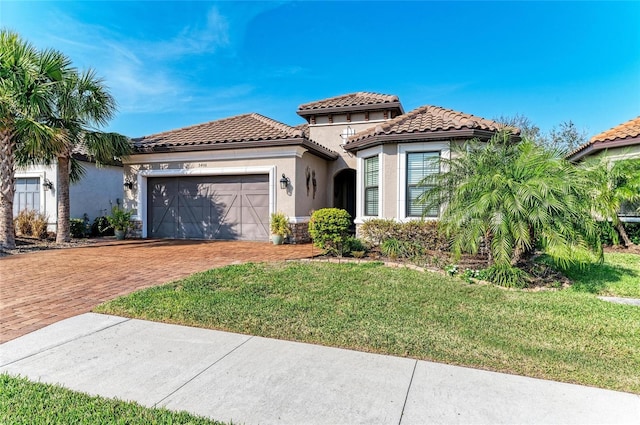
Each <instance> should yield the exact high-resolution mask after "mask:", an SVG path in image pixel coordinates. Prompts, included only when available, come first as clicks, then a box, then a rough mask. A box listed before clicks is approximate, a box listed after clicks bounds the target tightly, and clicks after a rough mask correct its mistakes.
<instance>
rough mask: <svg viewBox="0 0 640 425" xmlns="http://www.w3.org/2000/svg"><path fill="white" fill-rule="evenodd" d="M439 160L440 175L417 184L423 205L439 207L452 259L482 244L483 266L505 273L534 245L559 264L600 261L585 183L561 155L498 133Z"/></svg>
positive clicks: (556, 151) (598, 240)
mask: <svg viewBox="0 0 640 425" xmlns="http://www.w3.org/2000/svg"><path fill="white" fill-rule="evenodd" d="M441 161H442V162H443V164H442V165H443V166H442V169H443V170H444V171H443V172H442V173H440V174H438V175H434V176H431V177H427V178H425V179H424V180H423V182H422V184H423V185H425V186H426V187H428V188H427V189H426V190H425V193H424V194H423V196H422V199H421V202H423V203H425V204H427V205H428V207H430V208H432V207H435V206H442V214H441V219H440V221H441V224H442V226H443V229H444V230H445V232H446V233H447V235H449V236H450V237H451V238H452V249H453V251H454V253H455V254H456V255H458V256H459V255H460V254H461V253H462V252H469V253H474V254H475V253H478V252H479V251H480V249H481V248H483V247H484V248H486V250H487V254H488V263H489V265H496V266H499V267H506V268H509V267H513V266H516V265H517V264H518V263H519V262H520V261H521V260H522V259H523V258H524V257H525V256H527V255H529V254H531V253H532V252H533V251H534V250H535V249H536V248H538V247H539V248H541V249H542V250H543V251H544V252H546V253H547V254H549V256H550V257H551V258H552V259H554V260H555V262H556V263H557V264H559V265H560V266H562V267H566V266H568V265H569V264H571V263H574V262H582V261H585V260H587V259H591V258H593V254H594V253H595V254H596V255H598V256H599V257H600V258H601V256H602V247H601V244H600V239H599V235H598V231H597V226H596V223H595V220H594V219H593V218H592V216H591V214H590V208H589V200H588V198H587V196H585V194H586V193H587V188H588V180H587V179H586V178H584V176H583V174H582V173H580V172H578V171H577V170H576V169H575V167H573V166H572V165H571V164H570V163H569V162H568V161H565V160H564V159H563V158H562V154H561V152H560V151H558V150H548V149H545V148H543V147H540V146H536V144H535V143H534V142H532V141H530V140H528V139H524V140H523V141H522V142H520V143H518V144H515V143H512V142H511V139H510V135H509V133H508V132H501V133H498V134H496V135H495V136H494V137H493V138H492V139H491V140H490V141H489V142H488V143H480V142H478V141H470V142H468V143H465V144H464V145H462V146H458V147H455V146H454V148H453V149H452V155H451V159H441Z"/></svg>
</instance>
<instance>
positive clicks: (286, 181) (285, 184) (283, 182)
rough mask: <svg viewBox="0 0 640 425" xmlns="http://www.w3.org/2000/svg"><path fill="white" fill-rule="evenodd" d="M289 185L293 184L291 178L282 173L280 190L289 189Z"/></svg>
mask: <svg viewBox="0 0 640 425" xmlns="http://www.w3.org/2000/svg"><path fill="white" fill-rule="evenodd" d="M289 183H291V180H289V177H286V176H285V175H284V173H282V178H281V179H280V189H286V188H287V187H289Z"/></svg>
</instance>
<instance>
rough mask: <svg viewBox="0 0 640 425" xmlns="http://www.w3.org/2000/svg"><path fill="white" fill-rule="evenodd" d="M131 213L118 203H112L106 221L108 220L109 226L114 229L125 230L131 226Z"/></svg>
mask: <svg viewBox="0 0 640 425" xmlns="http://www.w3.org/2000/svg"><path fill="white" fill-rule="evenodd" d="M132 214H133V212H132V211H128V210H125V209H124V208H120V206H119V205H114V206H113V208H111V215H108V216H107V221H108V222H109V226H110V227H112V228H113V230H114V231H115V230H118V231H120V230H122V231H124V232H126V231H127V230H129V229H130V228H131V215H132Z"/></svg>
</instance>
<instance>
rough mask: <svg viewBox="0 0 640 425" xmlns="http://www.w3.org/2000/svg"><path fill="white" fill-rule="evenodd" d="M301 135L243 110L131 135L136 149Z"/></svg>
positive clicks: (282, 125)
mask: <svg viewBox="0 0 640 425" xmlns="http://www.w3.org/2000/svg"><path fill="white" fill-rule="evenodd" d="M295 137H302V131H301V130H300V129H296V128H294V127H291V126H288V125H286V124H283V123H281V122H278V121H275V120H272V119H271V118H267V117H265V116H263V115H260V114H255V113H253V114H245V115H237V116H235V117H230V118H224V119H221V120H217V121H210V122H206V123H203V124H197V125H193V126H190V127H184V128H179V129H176V130H170V131H166V132H163V133H158V134H152V135H150V136H144V137H140V138H137V139H133V146H134V148H135V149H136V150H150V149H153V148H155V147H176V146H196V145H214V144H222V143H230V142H246V141H261V140H279V139H290V138H295Z"/></svg>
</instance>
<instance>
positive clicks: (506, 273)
mask: <svg viewBox="0 0 640 425" xmlns="http://www.w3.org/2000/svg"><path fill="white" fill-rule="evenodd" d="M481 274H482V277H483V278H484V279H486V280H488V281H489V282H493V283H495V284H496V285H500V286H504V287H506V288H524V287H526V286H527V284H528V278H529V275H528V274H527V272H525V271H524V270H522V269H519V268H517V267H512V266H508V265H501V264H496V265H493V266H491V267H489V268H486V269H484V270H482V272H481Z"/></svg>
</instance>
